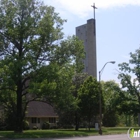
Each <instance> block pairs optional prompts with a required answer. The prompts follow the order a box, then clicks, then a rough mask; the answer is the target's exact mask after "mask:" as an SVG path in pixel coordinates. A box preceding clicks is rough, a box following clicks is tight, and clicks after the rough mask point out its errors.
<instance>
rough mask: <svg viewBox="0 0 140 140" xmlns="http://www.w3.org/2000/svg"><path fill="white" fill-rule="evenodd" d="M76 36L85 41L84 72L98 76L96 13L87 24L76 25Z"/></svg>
mask: <svg viewBox="0 0 140 140" xmlns="http://www.w3.org/2000/svg"><path fill="white" fill-rule="evenodd" d="M94 8H95V7H94ZM76 36H77V37H78V38H79V39H80V40H82V41H83V43H84V49H85V55H86V56H85V59H84V70H83V72H86V73H88V74H89V75H92V76H93V77H95V78H97V64H96V21H95V14H94V19H89V20H87V23H86V24H84V25H81V26H78V27H76Z"/></svg>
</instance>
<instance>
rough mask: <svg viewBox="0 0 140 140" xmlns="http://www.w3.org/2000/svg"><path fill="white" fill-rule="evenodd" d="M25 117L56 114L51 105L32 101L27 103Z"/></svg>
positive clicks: (54, 115)
mask: <svg viewBox="0 0 140 140" xmlns="http://www.w3.org/2000/svg"><path fill="white" fill-rule="evenodd" d="M26 117H58V115H57V113H56V112H55V111H54V108H53V107H52V106H51V105H49V104H47V103H44V102H39V101H32V102H30V103H29V104H28V107H27V114H26Z"/></svg>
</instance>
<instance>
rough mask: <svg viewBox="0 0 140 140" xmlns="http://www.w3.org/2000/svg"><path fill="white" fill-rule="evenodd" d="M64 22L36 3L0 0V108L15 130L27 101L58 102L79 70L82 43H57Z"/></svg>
mask: <svg viewBox="0 0 140 140" xmlns="http://www.w3.org/2000/svg"><path fill="white" fill-rule="evenodd" d="M65 21H66V20H63V19H61V17H60V16H59V14H58V13H56V12H55V10H54V7H51V6H46V5H44V4H43V3H42V2H40V1H39V0H12V1H11V0H1V6H0V81H1V84H0V104H3V105H4V106H5V108H6V109H9V108H10V109H12V113H13V114H15V118H16V121H15V122H16V123H15V125H16V126H15V131H17V132H18V131H19V132H21V131H22V124H23V119H24V117H25V111H26V107H27V104H28V103H29V102H30V101H33V100H44V101H46V102H48V103H52V102H56V100H57V99H58V100H57V102H59V101H60V102H61V101H63V100H64V98H63V97H65V96H66V95H68V94H69V91H70V87H71V81H72V76H73V75H74V72H75V71H77V72H80V71H81V70H82V68H83V64H82V61H81V60H82V59H83V57H84V47H83V43H82V42H81V41H79V40H78V38H76V37H75V36H72V37H68V38H66V39H63V35H64V34H63V32H62V29H63V27H62V26H63V23H64V22H65ZM29 93H30V96H28V98H26V97H27V95H29ZM68 96H69V95H68ZM70 98H72V97H70ZM63 102H64V101H63ZM56 104H57V103H56Z"/></svg>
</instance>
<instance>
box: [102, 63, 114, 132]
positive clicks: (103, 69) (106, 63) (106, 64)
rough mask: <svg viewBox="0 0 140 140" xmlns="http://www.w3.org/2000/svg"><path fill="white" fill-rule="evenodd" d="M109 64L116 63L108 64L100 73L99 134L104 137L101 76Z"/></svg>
mask: <svg viewBox="0 0 140 140" xmlns="http://www.w3.org/2000/svg"><path fill="white" fill-rule="evenodd" d="M108 63H112V64H114V63H115V61H109V62H106V63H105V64H104V66H103V68H102V69H101V70H100V71H99V86H100V95H99V134H100V135H102V126H101V123H102V87H101V74H102V72H103V70H104V68H105V66H106V65H107V64H108Z"/></svg>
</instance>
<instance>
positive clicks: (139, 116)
mask: <svg viewBox="0 0 140 140" xmlns="http://www.w3.org/2000/svg"><path fill="white" fill-rule="evenodd" d="M138 125H139V126H140V113H138Z"/></svg>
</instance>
